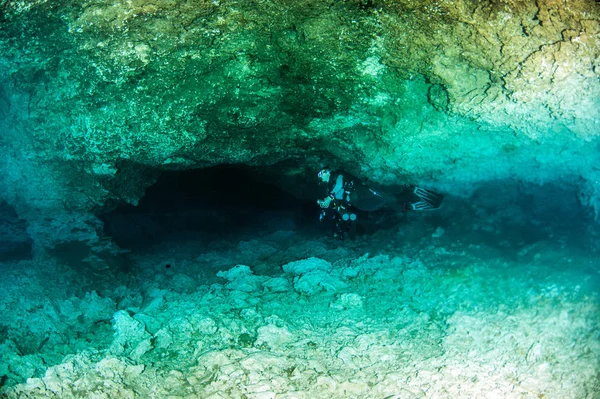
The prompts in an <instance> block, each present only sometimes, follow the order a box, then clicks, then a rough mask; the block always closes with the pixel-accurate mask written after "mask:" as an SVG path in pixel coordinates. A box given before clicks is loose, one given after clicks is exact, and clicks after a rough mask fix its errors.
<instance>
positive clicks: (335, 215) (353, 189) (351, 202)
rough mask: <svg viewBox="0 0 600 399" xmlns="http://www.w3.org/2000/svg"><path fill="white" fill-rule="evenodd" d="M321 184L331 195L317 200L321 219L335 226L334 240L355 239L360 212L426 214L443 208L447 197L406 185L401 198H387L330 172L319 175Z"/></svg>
mask: <svg viewBox="0 0 600 399" xmlns="http://www.w3.org/2000/svg"><path fill="white" fill-rule="evenodd" d="M318 177H319V184H326V186H327V192H326V193H327V195H326V196H325V198H323V199H319V200H317V203H318V204H319V206H320V207H321V214H320V216H319V219H320V220H321V222H322V221H324V220H329V221H330V222H331V223H333V226H334V237H339V238H342V239H343V238H344V237H345V236H346V235H348V236H349V237H350V238H351V239H354V237H355V236H356V221H357V219H358V215H357V210H358V211H363V212H373V211H378V210H380V209H382V208H391V209H393V210H395V211H396V212H406V211H410V210H413V211H425V210H431V209H437V208H439V207H440V205H441V203H442V200H443V199H444V197H443V195H441V194H440V193H437V192H435V191H431V190H426V189H424V188H421V187H417V186H412V185H404V187H403V189H404V190H403V192H402V193H400V194H387V193H384V192H381V191H377V190H374V189H372V188H369V187H367V186H366V185H364V184H362V183H361V182H360V181H358V179H354V178H352V177H350V176H349V175H348V174H344V173H342V172H334V171H332V170H331V169H330V168H327V167H326V168H323V169H321V170H320V171H319V174H318Z"/></svg>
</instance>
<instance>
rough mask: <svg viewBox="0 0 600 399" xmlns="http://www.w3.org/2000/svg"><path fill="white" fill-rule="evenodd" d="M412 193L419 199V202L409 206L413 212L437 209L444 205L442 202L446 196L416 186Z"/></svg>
mask: <svg viewBox="0 0 600 399" xmlns="http://www.w3.org/2000/svg"><path fill="white" fill-rule="evenodd" d="M412 193H413V194H414V195H416V196H417V197H418V198H419V200H418V201H416V202H409V203H408V206H409V207H410V209H412V210H413V211H427V210H430V209H437V208H439V207H440V205H442V201H443V200H444V196H443V195H442V194H440V193H438V192H435V191H432V190H426V189H424V188H421V187H417V186H414V188H413V190H412Z"/></svg>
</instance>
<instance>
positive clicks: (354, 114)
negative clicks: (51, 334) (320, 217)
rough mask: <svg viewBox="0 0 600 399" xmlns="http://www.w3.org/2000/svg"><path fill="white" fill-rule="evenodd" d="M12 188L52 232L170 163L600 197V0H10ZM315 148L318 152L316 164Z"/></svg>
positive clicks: (55, 236) (87, 220)
mask: <svg viewBox="0 0 600 399" xmlns="http://www.w3.org/2000/svg"><path fill="white" fill-rule="evenodd" d="M0 11H1V14H0V15H1V16H0V18H1V19H2V21H1V23H2V27H1V29H0V54H2V57H1V58H0V71H1V74H0V76H1V81H0V115H1V116H2V120H3V121H4V122H3V124H2V136H1V137H0V145H1V146H2V152H3V157H2V164H1V168H2V175H1V177H0V187H1V188H2V189H1V191H0V199H3V200H5V201H7V202H8V203H9V204H10V205H11V206H12V207H14V209H15V210H16V212H17V213H18V215H19V217H21V218H22V219H25V220H26V221H27V222H28V232H29V235H30V236H31V237H32V238H33V240H34V241H35V242H36V244H37V245H38V246H41V247H44V246H52V245H53V244H54V243H56V242H61V241H82V242H88V241H89V242H96V241H97V236H98V230H99V223H98V222H97V220H96V218H95V216H94V212H97V211H98V210H100V209H103V208H105V207H106V206H107V201H109V200H116V201H125V202H129V203H136V202H137V201H138V200H139V198H140V197H141V196H142V195H143V192H144V189H145V188H146V187H147V186H149V185H150V184H152V182H153V181H154V179H155V177H156V176H157V174H158V173H160V171H161V170H167V169H185V168H198V167H204V166H209V165H216V164H221V163H245V164H249V165H255V166H269V165H274V164H277V163H278V162H282V161H288V163H287V165H288V166H289V165H291V164H293V163H294V162H295V161H294V162H291V163H290V162H289V161H290V160H292V161H293V160H296V159H297V160H298V161H297V162H295V163H296V165H295V167H288V168H286V169H285V170H282V173H289V174H299V173H301V172H302V173H304V172H305V169H315V168H317V167H318V166H320V165H321V164H322V163H324V162H327V163H330V164H334V165H335V164H336V163H337V164H342V163H344V164H349V165H354V169H355V171H357V172H359V173H361V174H362V175H364V176H366V177H369V178H370V179H372V180H375V181H378V182H380V183H390V182H395V181H398V180H402V181H406V180H410V181H416V182H419V181H421V182H428V183H436V184H437V185H438V186H439V187H440V188H442V189H444V190H447V191H451V190H455V191H456V192H459V191H463V190H464V188H465V187H470V186H473V185H474V184H477V183H479V182H482V181H483V182H485V181H490V180H497V179H504V178H512V179H520V180H523V181H525V182H533V183H544V182H548V181H556V180H572V181H577V182H579V183H578V184H579V185H580V187H581V192H582V200H583V201H584V202H586V203H588V204H590V205H592V206H594V207H595V208H596V209H599V208H600V202H599V196H600V194H598V189H597V187H598V178H599V174H600V173H599V172H598V170H597V169H596V168H594V167H593V165H594V164H598V151H597V146H598V134H599V132H600V115H599V112H600V111H599V109H600V107H599V105H600V104H599V102H600V83H599V80H598V78H599V76H600V67H599V64H598V63H599V61H598V59H599V57H598V56H599V52H600V46H599V43H598V40H599V32H600V27H599V10H598V6H597V4H596V3H595V2H593V1H584V0H577V1H569V2H567V3H565V2H555V1H550V0H538V1H532V0H528V1H502V2H488V1H485V2H480V1H468V0H463V1H459V2H455V1H418V2H417V1H408V0H403V1H388V0H356V1H335V2H323V1H317V0H309V1H294V2H287V1H280V0H269V1H266V0H265V1H259V2H245V1H229V0H227V1H207V0H189V1H183V2H167V1H155V2H152V3H147V2H144V1H132V2H130V1H127V2H126V1H122V2H119V1H117V2H92V1H83V0H82V1H76V0H73V1H68V2H57V1H24V2H3V3H1V5H0ZM298 164H300V166H298Z"/></svg>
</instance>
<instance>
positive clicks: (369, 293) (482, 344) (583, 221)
mask: <svg viewBox="0 0 600 399" xmlns="http://www.w3.org/2000/svg"><path fill="white" fill-rule="evenodd" d="M530 212H531V210H530V209H525V208H524V207H523V206H512V207H503V208H495V209H494V210H490V208H486V209H484V208H482V207H477V206H465V204H464V203H463V202H461V201H460V200H454V201H453V200H452V199H449V200H448V201H447V204H446V206H445V207H444V208H442V209H441V210H439V211H437V212H435V213H412V214H408V215H404V216H402V217H399V218H394V217H391V218H390V215H388V214H381V215H372V216H371V218H370V219H369V225H368V227H367V228H366V229H362V230H360V234H359V236H358V237H357V239H356V240H354V241H351V240H346V241H340V240H336V239H334V238H332V237H329V236H328V235H327V231H325V230H324V229H322V228H320V227H319V226H318V225H317V222H316V218H317V217H316V210H314V209H312V210H309V211H306V212H305V214H298V212H294V211H292V210H287V211H286V210H280V209H279V210H272V211H268V210H262V211H261V213H260V214H256V215H254V216H253V217H252V218H249V219H247V220H246V223H245V225H244V226H243V227H240V226H241V225H237V227H235V226H236V225H234V224H227V223H229V222H231V221H230V220H229V221H222V224H221V225H220V226H221V228H219V229H216V227H217V225H216V224H215V223H216V221H217V220H218V218H219V217H218V216H217V217H216V219H210V223H208V224H207V225H206V226H205V227H203V228H202V229H201V230H198V229H196V230H195V231H191V230H190V229H188V230H187V231H186V229H181V230H179V233H177V234H176V233H175V232H173V231H168V232H164V234H163V235H160V231H159V232H158V233H157V232H156V231H154V233H153V234H154V235H153V237H154V239H153V240H149V239H148V236H145V238H144V239H143V240H142V241H143V242H142V243H140V242H138V243H137V244H138V245H137V246H135V245H132V248H134V247H135V248H134V249H132V251H131V252H130V253H129V254H128V255H126V256H125V257H124V261H123V264H122V268H121V270H118V271H115V270H103V271H94V272H92V271H90V270H89V269H86V268H84V267H77V266H73V265H72V264H67V263H65V262H61V261H58V260H56V259H54V260H50V259H48V260H45V261H35V262H34V261H32V260H21V261H12V262H4V263H3V264H2V270H3V277H2V279H1V283H0V284H1V285H2V287H1V288H0V291H1V292H3V295H2V296H0V310H1V313H0V317H1V319H0V353H1V359H2V360H1V362H0V375H1V376H2V388H1V391H0V392H2V394H1V396H2V397H7V398H46V397H54V398H92V397H93V398H137V397H143V398H207V399H208V398H210V399H217V398H260V399H267V398H306V399H308V398H329V399H331V398H381V399H384V398H385V399H392V398H394V399H400V398H425V397H427V398H474V397H481V398H484V397H485V398H492V397H494V398H561V399H567V398H574V399H576V398H577V399H579V398H597V397H598V396H597V395H598V392H600V385H599V383H598V381H599V375H600V374H599V373H600V307H599V298H598V292H599V290H600V257H599V256H598V251H599V250H600V244H599V241H598V237H599V233H600V229H599V228H598V226H597V225H596V224H594V222H592V221H591V219H588V218H586V215H584V214H582V213H581V212H579V213H578V212H575V213H573V214H570V213H569V212H567V211H563V213H562V214H557V213H554V214H548V215H545V216H544V215H541V214H540V213H539V212H538V213H536V214H535V215H534V216H532V214H531V213H530ZM163 216H164V215H163ZM180 216H181V215H180ZM237 216H239V215H237ZM237 216H236V217H237ZM312 217H314V222H313V220H312V219H311V218H312ZM190 218H191V217H190V215H189V214H187V215H185V218H184V219H187V220H190ZM170 220H171V221H172V220H173V219H172V215H171V219H170ZM226 222H227V223H226ZM128 223H131V221H129V222H128ZM130 227H131V226H130ZM141 230H144V231H145V232H146V233H147V232H148V230H149V227H148V226H145V227H144V226H142V228H141ZM150 230H151V229H150ZM213 230H218V232H219V234H218V235H216V234H213V233H211V232H213ZM130 238H131V237H130ZM131 242H133V241H130V243H131Z"/></svg>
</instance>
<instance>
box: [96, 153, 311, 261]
mask: <svg viewBox="0 0 600 399" xmlns="http://www.w3.org/2000/svg"><path fill="white" fill-rule="evenodd" d="M100 218H101V220H102V221H103V222H104V234H105V235H106V236H110V237H112V238H113V239H114V241H115V242H116V243H117V245H119V246H120V247H121V248H125V249H130V250H139V249H144V248H148V247H150V246H152V245H155V244H158V243H161V242H165V241H173V240H182V241H183V240H188V239H192V240H198V241H199V242H201V243H207V242H211V241H215V240H240V239H242V238H243V239H247V238H249V237H252V236H255V235H261V234H265V233H268V232H269V231H276V230H295V231H304V232H310V231H315V230H317V229H318V207H317V205H316V203H315V201H314V200H308V199H302V198H298V197H297V196H295V195H293V194H290V193H289V192H286V191H284V190H282V189H281V188H279V187H278V186H277V185H275V184H271V183H270V182H269V179H268V177H266V175H264V174H261V173H260V171H258V170H256V169H253V168H251V167H247V166H243V165H221V166H216V167H210V168H203V169H193V170H185V171H164V172H162V173H161V174H160V176H159V178H158V179H157V181H156V183H155V184H153V185H152V186H150V187H148V188H147V189H146V192H145V195H144V197H142V198H141V199H140V201H139V204H138V205H137V206H133V205H129V204H123V205H119V206H118V207H117V208H116V209H115V210H113V211H111V212H109V213H106V214H104V215H101V216H100Z"/></svg>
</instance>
